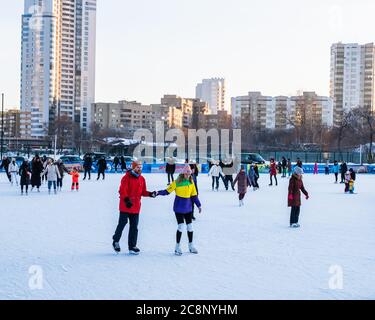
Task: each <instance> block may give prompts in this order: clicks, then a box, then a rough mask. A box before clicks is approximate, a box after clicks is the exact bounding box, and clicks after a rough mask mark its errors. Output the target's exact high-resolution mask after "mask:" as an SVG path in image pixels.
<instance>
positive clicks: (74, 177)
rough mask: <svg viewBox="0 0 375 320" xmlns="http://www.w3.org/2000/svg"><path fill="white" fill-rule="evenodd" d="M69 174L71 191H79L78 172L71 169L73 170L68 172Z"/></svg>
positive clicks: (75, 169)
mask: <svg viewBox="0 0 375 320" xmlns="http://www.w3.org/2000/svg"><path fill="white" fill-rule="evenodd" d="M69 174H70V175H71V176H72V191H74V189H75V190H77V191H78V190H79V176H80V174H79V172H78V169H77V168H76V167H74V168H73V170H72V171H71V172H69Z"/></svg>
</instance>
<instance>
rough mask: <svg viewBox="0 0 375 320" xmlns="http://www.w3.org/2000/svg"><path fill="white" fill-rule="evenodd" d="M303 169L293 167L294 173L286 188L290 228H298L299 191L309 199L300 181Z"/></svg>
mask: <svg viewBox="0 0 375 320" xmlns="http://www.w3.org/2000/svg"><path fill="white" fill-rule="evenodd" d="M302 175H303V169H302V168H300V167H298V166H297V167H295V169H294V173H293V175H292V177H291V178H290V180H289V187H288V207H290V208H291V213H290V227H291V228H299V227H300V225H299V223H298V220H299V215H300V212H301V191H302V193H303V194H304V195H305V196H306V200H308V199H309V194H308V192H307V191H306V189H305V187H304V185H303V181H302Z"/></svg>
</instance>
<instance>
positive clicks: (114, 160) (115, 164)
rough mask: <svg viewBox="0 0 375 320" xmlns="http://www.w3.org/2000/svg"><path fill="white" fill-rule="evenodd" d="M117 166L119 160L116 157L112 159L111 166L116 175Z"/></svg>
mask: <svg viewBox="0 0 375 320" xmlns="http://www.w3.org/2000/svg"><path fill="white" fill-rule="evenodd" d="M119 164H120V159H119V158H118V157H117V156H116V157H114V158H113V166H114V168H115V173H117V168H118V166H119Z"/></svg>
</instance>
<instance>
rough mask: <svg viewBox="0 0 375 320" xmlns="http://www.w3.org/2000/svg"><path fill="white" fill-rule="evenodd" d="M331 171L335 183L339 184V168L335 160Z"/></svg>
mask: <svg viewBox="0 0 375 320" xmlns="http://www.w3.org/2000/svg"><path fill="white" fill-rule="evenodd" d="M332 171H333V173H334V174H335V183H338V182H339V171H340V168H339V163H338V162H337V161H336V160H335V162H334V163H333V169H332Z"/></svg>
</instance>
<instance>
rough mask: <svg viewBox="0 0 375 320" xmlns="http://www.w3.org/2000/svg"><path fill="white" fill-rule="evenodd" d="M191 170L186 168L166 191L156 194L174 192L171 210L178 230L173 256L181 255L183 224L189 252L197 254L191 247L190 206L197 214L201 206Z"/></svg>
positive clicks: (164, 194) (191, 224) (166, 194)
mask: <svg viewBox="0 0 375 320" xmlns="http://www.w3.org/2000/svg"><path fill="white" fill-rule="evenodd" d="M191 175H192V170H191V168H190V166H188V165H187V166H186V167H185V168H184V169H183V171H182V174H180V175H179V176H178V178H177V180H175V181H173V182H172V183H171V184H170V185H169V187H168V188H167V189H166V190H162V191H159V192H157V195H161V196H168V195H170V194H171V193H172V192H173V191H175V192H176V198H175V201H174V207H173V210H174V212H175V216H176V220H177V224H178V228H177V233H176V248H175V254H176V255H177V256H181V255H182V250H181V246H180V242H181V236H182V232H183V230H184V223H186V226H187V234H188V239H189V251H190V253H193V254H198V250H197V249H196V248H195V247H194V245H193V221H192V220H193V218H192V212H191V211H192V205H193V203H194V204H195V205H196V206H197V207H198V209H199V213H201V212H202V206H201V203H200V201H199V199H198V195H197V190H196V188H195V184H194V181H193V178H192V176H191Z"/></svg>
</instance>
